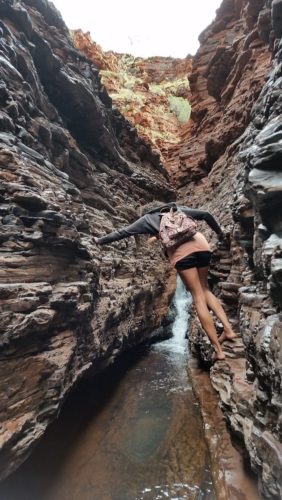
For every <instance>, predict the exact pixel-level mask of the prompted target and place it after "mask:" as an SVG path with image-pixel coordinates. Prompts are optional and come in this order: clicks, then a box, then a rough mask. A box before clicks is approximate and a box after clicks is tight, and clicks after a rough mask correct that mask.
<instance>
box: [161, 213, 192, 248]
mask: <svg viewBox="0 0 282 500" xmlns="http://www.w3.org/2000/svg"><path fill="white" fill-rule="evenodd" d="M196 232H197V224H196V222H195V221H194V219H193V218H192V217H189V216H188V215H186V214H185V213H184V212H181V211H180V210H178V211H175V210H174V209H173V208H171V209H170V211H169V212H166V213H164V214H163V215H162V218H161V222H160V230H159V239H160V240H161V242H162V245H163V247H164V249H165V250H168V249H173V248H177V247H178V246H179V245H182V243H185V242H186V241H189V240H191V239H192V238H193V236H194V235H195V234H196Z"/></svg>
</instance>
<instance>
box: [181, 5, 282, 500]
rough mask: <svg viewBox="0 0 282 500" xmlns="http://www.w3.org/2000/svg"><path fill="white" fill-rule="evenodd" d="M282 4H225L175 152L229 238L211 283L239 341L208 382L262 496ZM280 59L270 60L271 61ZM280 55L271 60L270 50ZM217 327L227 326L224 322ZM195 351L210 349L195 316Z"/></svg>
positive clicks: (271, 451)
mask: <svg viewBox="0 0 282 500" xmlns="http://www.w3.org/2000/svg"><path fill="white" fill-rule="evenodd" d="M280 15H281V2H279V1H278V2H277V1H274V2H273V4H272V3H271V2H270V1H260V2H257V1H251V0H250V1H246V0H244V1H243V0H241V1H227V0H224V1H223V3H222V5H221V7H220V9H219V10H218V12H217V17H216V20H215V22H214V23H213V24H212V25H211V26H210V27H209V28H207V30H206V31H205V32H204V33H203V34H202V35H201V43H202V44H201V48H200V50H199V52H198V54H197V55H196V57H195V60H194V64H193V68H192V72H191V75H190V82H191V90H192V94H193V97H192V105H193V113H192V116H193V121H192V123H191V129H190V131H188V134H187V136H186V138H185V143H184V144H183V145H182V147H181V148H180V149H178V150H176V149H174V150H173V151H171V161H172V164H173V166H172V168H171V171H172V172H173V174H172V175H173V177H174V182H175V184H176V185H178V187H179V192H180V195H181V197H182V200H183V201H184V202H185V203H187V204H189V203H191V204H193V205H196V206H205V208H208V209H210V211H211V212H212V213H214V214H215V216H216V217H217V218H218V220H219V221H220V222H221V224H222V225H224V226H225V228H226V230H227V231H229V232H230V238H229V240H227V241H226V242H225V243H224V244H221V245H217V246H216V249H215V253H214V262H213V268H212V271H211V283H212V284H213V288H214V291H215V292H217V293H218V295H219V297H220V298H221V300H222V301H223V302H224V304H225V309H226V310H227V311H228V314H229V316H230V317H231V321H232V323H233V326H234V328H235V330H236V331H237V332H238V339H237V340H236V342H234V343H231V342H229V343H228V342H226V343H225V347H224V349H225V352H226V356H227V357H226V361H225V362H218V363H216V364H215V365H214V367H213V368H212V369H211V380H212V383H213V385H214V387H215V388H216V390H217V391H218V393H219V395H220V399H221V407H222V409H223V411H224V413H225V415H226V418H227V421H228V423H229V426H230V428H231V430H232V432H233V433H234V434H235V435H236V437H237V438H238V439H240V440H241V443H243V444H244V446H245V449H246V450H247V452H248V456H249V459H250V462H251V465H252V467H253V469H254V470H255V471H256V472H257V474H258V476H259V482H260V491H261V495H262V498H264V499H268V498H269V499H277V500H278V499H280V498H281V496H282V491H281V484H282V482H281V478H282V444H281V440H282V435H281V415H282V412H281V402H282V395H281V387H282V384H281V379H282V358H281V341H282V337H281V335H282V318H281V312H280V311H281V304H282V280H281V275H282V274H281V273H282V259H281V256H282V240H281V236H282V174H281V159H282V156H281V146H280V143H281V130H282V121H281V113H282V109H281V95H282V94H281V81H282V70H281V68H282V66H281V61H282V44H281V41H280V37H281V17H280ZM273 56H274V57H273ZM272 57H273V60H272V62H271V58H272ZM218 326H219V331H220V325H218ZM190 341H191V344H192V346H193V351H194V353H197V355H199V356H200V358H201V359H202V360H203V361H206V362H207V361H208V360H209V356H210V346H209V344H208V343H207V342H205V340H204V337H203V335H202V332H201V329H200V327H199V325H197V324H196V322H194V325H193V329H192V332H191V337H190Z"/></svg>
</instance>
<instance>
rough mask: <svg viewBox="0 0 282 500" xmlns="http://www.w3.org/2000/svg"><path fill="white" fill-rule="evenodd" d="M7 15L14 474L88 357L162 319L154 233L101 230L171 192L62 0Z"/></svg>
mask: <svg viewBox="0 0 282 500" xmlns="http://www.w3.org/2000/svg"><path fill="white" fill-rule="evenodd" d="M0 19H1V20H0V106H1V109H0V165H1V170H0V179H1V183H0V221H1V227H0V238H1V249H0V304H1V320H0V330H1V337H0V356H1V367H0V381H1V382H0V400H1V410H0V412H1V430H0V445H1V455H0V470H1V477H5V476H6V475H7V474H8V473H10V472H11V471H12V470H14V469H15V468H16V467H17V466H18V465H19V464H20V463H21V462H22V461H23V460H24V459H25V457H26V456H27V454H28V453H29V452H30V451H31V449H32V447H33V445H34V444H35V442H36V441H37V440H38V439H39V438H40V436H41V435H42V433H43V432H44V430H45V428H46V426H47V425H48V423H49V422H50V421H51V420H52V419H54V417H55V416H56V414H57V413H58V410H59V408H60V406H61V404H62V400H63V399H64V397H65V395H66V393H67V392H68V391H69V390H70V388H71V387H72V386H73V385H74V383H75V381H76V380H77V379H78V378H79V377H80V376H81V375H82V374H83V373H84V372H85V371H86V370H87V369H89V368H90V367H92V368H93V367H94V369H99V367H101V366H103V365H105V364H107V363H109V362H111V360H113V359H114V357H115V356H117V355H118V354H119V353H120V352H121V351H122V350H123V349H125V348H126V347H128V346H131V345H135V344H138V343H140V342H141V341H142V340H144V339H145V338H148V337H149V336H150V335H159V334H163V333H164V329H165V328H166V327H167V323H166V322H167V320H166V315H167V305H168V303H169V298H170V295H171V294H172V292H173V287H174V280H173V279H172V280H171V282H170V281H169V279H168V276H169V271H168V269H167V267H166V265H165V264H163V263H162V259H160V258H159V256H158V255H156V250H155V249H154V252H152V251H150V250H149V249H148V247H147V245H146V243H145V240H144V238H142V237H140V238H136V239H130V240H127V241H122V242H119V243H115V244H113V245H111V246H108V247H107V248H106V247H104V248H102V249H101V248H97V246H96V245H95V243H94V239H93V237H94V236H96V235H101V234H104V233H106V232H109V231H111V230H112V229H113V228H118V227H122V226H123V225H127V224H128V223H129V222H130V221H132V220H133V219H134V218H135V217H137V216H138V206H139V205H140V204H142V203H145V202H148V201H150V200H152V199H154V198H156V197H158V198H159V199H161V200H163V201H166V200H168V199H171V197H172V196H173V190H172V189H171V187H169V184H168V180H167V174H166V172H165V170H164V169H163V167H162V165H161V163H160V159H159V157H158V155H157V154H156V153H153V152H152V150H151V148H150V146H148V144H146V143H145V142H144V141H142V140H141V139H140V138H139V137H138V136H137V133H136V131H135V129H134V128H132V126H131V125H130V123H129V122H128V121H126V120H125V119H124V118H123V117H122V116H121V114H120V113H119V112H118V111H117V110H116V109H114V108H113V107H112V104H111V99H110V97H109V96H108V94H107V92H106V91H105V89H104V88H103V86H102V85H101V83H100V77H99V72H98V70H97V68H96V67H95V66H94V65H93V63H91V62H90V61H89V60H88V59H87V58H86V57H85V56H83V55H82V54H81V53H80V52H78V51H77V50H76V49H75V48H74V47H73V44H72V42H71V39H70V36H69V32H68V30H67V28H66V26H65V24H64V22H63V20H62V18H61V17H60V15H59V13H58V12H57V10H56V9H55V8H54V6H53V4H51V3H48V2H47V1H46V0H24V1H22V2H17V1H14V0H1V1H0ZM165 282H166V283H167V282H168V286H167V287H166V288H164V283H165ZM152 297H154V302H153V301H152ZM152 332H154V333H153V334H152Z"/></svg>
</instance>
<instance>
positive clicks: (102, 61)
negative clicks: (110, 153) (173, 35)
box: [72, 30, 192, 169]
mask: <svg viewBox="0 0 282 500" xmlns="http://www.w3.org/2000/svg"><path fill="white" fill-rule="evenodd" d="M72 36H73V39H74V44H75V46H76V47H77V48H78V49H79V50H81V51H82V52H83V53H84V54H85V55H86V56H87V57H89V58H90V59H91V60H92V61H93V62H94V63H95V64H96V65H97V66H98V67H99V68H100V75H101V77H102V83H103V84H104V85H105V87H106V89H107V91H108V92H109V94H110V96H111V98H112V100H113V103H114V105H115V106H116V107H117V108H118V109H119V110H120V111H121V112H122V114H123V115H124V116H126V118H127V119H128V120H129V121H130V122H131V123H132V124H133V125H134V126H135V127H136V129H137V131H138V134H139V135H140V136H141V137H143V138H144V139H145V140H146V141H147V142H149V143H151V144H152V145H153V147H154V150H156V151H157V152H158V153H160V155H161V157H162V160H163V162H164V164H165V166H166V168H167V169H169V163H168V162H167V158H168V152H169V150H170V148H171V146H173V145H175V144H179V142H180V141H181V138H182V135H183V134H184V132H185V130H186V128H187V123H188V121H189V117H190V110H191V107H190V103H189V96H190V88H189V82H188V78H187V75H188V73H189V72H190V70H191V63H192V59H191V57H190V56H187V57H186V58H185V59H174V58H172V57H150V58H147V59H145V58H141V57H134V56H132V55H129V54H118V53H114V52H111V51H110V52H103V50H102V49H101V47H100V46H99V45H98V44H97V43H95V42H94V41H93V40H92V39H91V36H90V33H83V32H82V31H81V30H76V31H73V32H72Z"/></svg>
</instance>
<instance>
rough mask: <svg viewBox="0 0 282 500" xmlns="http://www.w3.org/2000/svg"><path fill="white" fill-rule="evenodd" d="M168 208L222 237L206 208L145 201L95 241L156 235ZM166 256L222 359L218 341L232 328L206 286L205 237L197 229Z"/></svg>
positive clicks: (209, 254) (207, 249)
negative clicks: (139, 211)
mask: <svg viewBox="0 0 282 500" xmlns="http://www.w3.org/2000/svg"><path fill="white" fill-rule="evenodd" d="M171 208H173V209H174V210H178V209H179V210H181V211H182V212H184V213H185V214H186V215H188V216H190V217H192V218H193V219H194V220H198V221H205V222H206V223H207V224H208V225H209V227H210V228H211V229H212V230H213V231H214V232H215V233H216V234H217V235H218V237H219V238H220V239H222V238H224V232H223V230H222V229H221V227H220V226H219V224H218V223H217V221H216V220H215V218H214V217H213V216H212V215H211V214H210V213H209V212H207V211H204V210H197V209H192V208H188V207H186V206H182V205H177V204H176V203H174V202H173V203H167V204H166V205H159V204H158V206H154V207H153V208H150V204H149V209H148V206H147V205H146V206H145V207H144V209H143V215H142V216H141V217H140V218H139V219H137V220H136V221H135V222H133V224H131V225H129V226H127V227H124V228H122V229H119V230H117V231H113V232H111V233H109V234H107V235H105V236H102V237H100V238H95V242H96V243H97V244H98V245H105V244H109V243H112V242H114V241H118V240H121V239H123V238H128V237H129V236H135V235H138V234H149V235H150V236H151V237H158V235H159V229H160V221H161V217H162V215H163V214H164V213H165V212H167V211H170V210H171ZM150 239H153V238H150ZM167 257H168V258H169V260H170V263H171V265H172V266H173V267H174V268H175V269H176V271H177V272H178V274H179V275H180V278H181V279H182V281H183V283H184V285H185V286H186V288H187V290H189V291H190V293H191V295H192V298H193V302H194V305H195V308H196V312H197V315H198V318H199V320H200V323H201V325H202V327H203V330H204V331H205V333H206V334H207V336H208V338H209V339H210V342H211V343H212V345H213V347H214V350H215V353H214V355H213V360H214V361H217V360H223V359H224V358H225V354H224V352H223V350H222V346H221V344H222V342H224V341H225V340H226V339H227V340H233V339H234V338H235V337H236V334H235V333H234V332H233V330H232V327H231V325H230V323H229V321H228V318H227V316H226V314H225V311H224V309H223V307H222V305H221V303H220V302H219V300H218V299H217V297H216V296H215V295H214V294H213V293H212V292H211V291H210V290H209V286H208V271H209V266H210V261H211V257H212V252H211V249H210V245H209V243H208V241H207V240H206V238H205V236H204V235H203V234H202V233H201V232H199V231H197V232H196V234H195V235H194V236H193V238H191V239H189V240H188V241H186V242H185V243H182V244H181V245H179V246H177V247H176V248H174V249H168V250H167ZM210 310H211V311H213V312H214V314H215V315H216V317H217V318H218V319H219V320H220V321H221V323H222V325H223V333H222V335H221V336H220V337H219V338H218V336H217V332H216V328H215V324H214V321H213V317H212V315H211V313H210Z"/></svg>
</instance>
